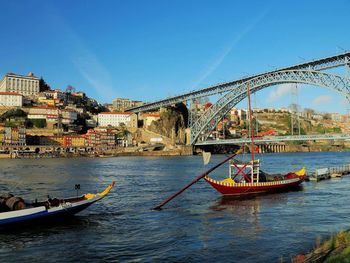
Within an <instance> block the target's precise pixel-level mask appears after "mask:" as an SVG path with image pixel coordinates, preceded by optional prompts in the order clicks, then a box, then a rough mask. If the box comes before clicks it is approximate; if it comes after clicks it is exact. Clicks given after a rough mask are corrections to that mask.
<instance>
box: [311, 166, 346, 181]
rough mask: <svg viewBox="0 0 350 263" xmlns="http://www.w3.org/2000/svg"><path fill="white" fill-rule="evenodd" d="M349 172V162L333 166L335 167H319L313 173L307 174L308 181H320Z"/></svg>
mask: <svg viewBox="0 0 350 263" xmlns="http://www.w3.org/2000/svg"><path fill="white" fill-rule="evenodd" d="M346 174H350V164H346V165H341V166H335V167H327V168H319V169H316V170H315V172H314V173H312V174H310V175H309V177H308V178H309V180H310V181H315V182H318V181H321V180H326V179H330V178H338V177H342V176H343V175H346Z"/></svg>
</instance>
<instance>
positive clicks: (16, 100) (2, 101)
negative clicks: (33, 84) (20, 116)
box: [0, 92, 23, 107]
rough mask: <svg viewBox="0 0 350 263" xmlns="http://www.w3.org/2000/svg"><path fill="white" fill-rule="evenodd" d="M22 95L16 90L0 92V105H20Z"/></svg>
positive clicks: (21, 103) (21, 104)
mask: <svg viewBox="0 0 350 263" xmlns="http://www.w3.org/2000/svg"><path fill="white" fill-rule="evenodd" d="M22 106H23V96H22V95H21V94H18V93H16V92H0V107H22Z"/></svg>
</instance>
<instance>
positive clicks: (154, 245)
mask: <svg viewBox="0 0 350 263" xmlns="http://www.w3.org/2000/svg"><path fill="white" fill-rule="evenodd" d="M224 158H225V156H224V155H215V156H213V157H212V160H211V164H212V165H213V164H216V163H218V162H219V161H221V160H222V159H224ZM259 158H260V159H261V160H262V163H263V164H262V169H263V170H264V171H266V172H289V171H293V170H298V169H300V168H301V167H303V166H305V167H306V168H307V169H308V170H309V171H312V170H313V169H315V167H317V168H322V167H329V166H336V165H343V164H346V163H349V162H350V152H329V153H280V154H264V155H263V156H259ZM209 167H210V164H209V165H208V166H207V167H204V166H203V164H202V160H201V157H200V156H186V157H163V158H160V157H116V158H100V159H92V158H78V159H37V160H33V159H31V160H30V159H24V160H15V159H13V160H0V180H1V184H0V191H1V192H7V191H12V192H14V193H16V194H18V195H21V196H23V197H25V198H26V199H32V200H34V199H35V198H39V199H40V198H46V196H47V195H48V194H49V195H50V196H52V197H65V196H72V195H73V196H74V195H75V194H76V192H75V190H74V185H75V184H80V185H81V193H85V192H96V191H101V190H102V189H104V187H106V185H108V184H109V183H110V182H111V181H113V180H115V181H116V187H115V189H113V191H112V192H111V193H110V195H108V196H107V197H106V198H105V199H103V200H102V201H101V202H99V203H96V204H95V205H93V206H91V207H90V208H88V209H87V210H85V211H83V212H82V213H80V214H79V215H77V216H76V217H75V218H73V219H71V220H68V221H67V222H62V223H56V224H49V225H43V226H32V227H30V228H26V229H22V230H21V229H19V230H14V231H13V232H5V233H4V232H3V233H1V234H0V262H9V261H11V262H19V261H22V262H106V261H111V262H199V261H202V262H279V261H280V260H281V258H283V259H284V261H285V262H289V261H290V258H291V256H293V255H296V254H298V253H302V252H306V251H308V250H310V249H312V248H313V246H314V244H315V242H316V240H318V239H322V238H326V237H328V236H329V235H331V234H333V233H335V232H337V231H340V230H345V229H348V228H350V219H349V218H350V217H349V216H350V202H349V196H350V192H349V189H350V176H345V177H343V178H341V179H332V180H327V181H322V182H319V183H314V182H304V183H303V184H302V185H303V187H302V189H301V190H299V191H293V192H288V193H280V194H271V195H262V196H258V197H254V198H251V199H246V200H230V201H226V200H223V199H222V198H221V196H220V194H219V193H218V192H216V191H215V190H214V189H212V188H211V187H210V186H209V185H208V184H207V183H206V182H204V181H200V182H199V183H197V184H195V185H194V186H193V187H192V188H190V189H189V190H188V191H186V192H185V193H184V194H182V195H181V196H179V197H178V198H177V199H174V200H173V201H172V202H171V203H169V204H168V205H166V206H165V207H164V209H163V210H162V211H154V210H151V208H152V207H154V206H155V205H157V204H159V203H160V202H161V201H163V200H164V199H165V198H167V197H169V195H170V194H172V193H174V192H176V191H177V190H179V189H180V188H181V187H183V186H184V185H185V184H187V183H188V182H190V181H191V180H192V179H194V178H195V177H196V176H197V175H199V174H200V173H201V172H203V171H205V170H206V169H208V168H209ZM227 170H228V168H227V165H224V166H222V167H220V168H219V169H218V170H216V171H215V174H213V175H212V176H213V177H216V178H220V176H221V178H222V177H223V175H226V172H227Z"/></svg>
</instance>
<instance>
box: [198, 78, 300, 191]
mask: <svg viewBox="0 0 350 263" xmlns="http://www.w3.org/2000/svg"><path fill="white" fill-rule="evenodd" d="M247 91H248V113H249V121H250V147H249V148H250V152H251V160H250V161H249V162H239V161H237V160H230V161H229V176H228V177H227V178H226V179H224V180H222V181H217V180H214V179H212V178H210V177H209V176H208V175H206V176H205V177H204V180H205V181H206V182H208V183H209V184H210V185H211V186H212V187H213V188H215V189H216V190H217V191H218V192H220V193H221V194H222V195H224V196H246V195H252V194H261V193H273V192H283V191H289V190H291V189H294V188H296V187H298V186H299V185H300V184H301V183H302V182H303V181H304V180H305V176H306V171H305V168H301V169H300V170H299V171H296V172H290V173H287V174H285V175H280V174H278V175H269V174H266V173H264V172H262V171H260V161H259V160H255V145H254V129H253V125H252V124H253V122H252V110H251V104H250V88H249V83H248V87H247Z"/></svg>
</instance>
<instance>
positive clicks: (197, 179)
mask: <svg viewBox="0 0 350 263" xmlns="http://www.w3.org/2000/svg"><path fill="white" fill-rule="evenodd" d="M240 152H241V150H238V151H237V152H236V153H235V154H233V155H231V156H229V157H227V158H226V159H225V160H223V161H222V162H221V163H219V164H217V165H215V166H214V167H212V168H210V169H209V170H208V171H206V172H204V173H202V174H201V175H200V176H198V177H197V178H196V179H194V180H193V181H192V182H191V183H189V184H188V185H186V186H185V187H184V188H182V189H181V190H180V191H178V192H177V193H176V194H174V195H172V196H171V197H169V198H168V199H167V200H165V201H164V202H162V203H161V204H160V205H158V206H156V207H154V208H153V209H154V210H160V209H161V207H162V206H163V205H165V204H166V203H168V202H170V201H171V200H172V199H174V198H175V197H177V196H178V195H179V194H181V193H182V192H184V191H185V190H186V189H188V188H190V187H191V186H192V185H193V184H195V183H197V182H198V181H199V180H200V179H202V178H203V177H205V176H206V175H208V174H209V173H211V172H212V171H214V170H215V169H216V168H218V167H219V166H221V165H222V164H224V163H226V162H227V161H228V160H230V159H232V158H233V157H235V156H236V155H237V154H239V153H240Z"/></svg>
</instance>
